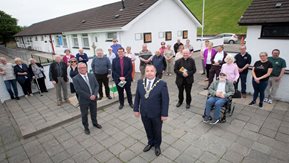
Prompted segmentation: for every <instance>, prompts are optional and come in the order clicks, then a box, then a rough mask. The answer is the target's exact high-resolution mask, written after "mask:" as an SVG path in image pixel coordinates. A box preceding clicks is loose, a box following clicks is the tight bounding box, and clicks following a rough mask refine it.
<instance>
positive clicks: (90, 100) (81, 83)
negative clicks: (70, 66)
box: [73, 63, 102, 135]
mask: <svg viewBox="0 0 289 163" xmlns="http://www.w3.org/2000/svg"><path fill="white" fill-rule="evenodd" d="M78 72H79V74H78V75H76V76H75V77H73V85H74V88H75V90H76V93H77V94H78V101H79V107H80V111H81V119H82V124H83V126H84V133H85V134H87V135H89V134H90V130H89V128H88V126H89V125H88V118H87V115H88V109H89V111H90V117H91V121H92V124H93V126H94V127H96V128H98V129H101V128H102V126H101V125H100V124H98V122H97V119H96V114H97V113H96V110H97V109H96V107H97V105H96V100H97V93H98V88H99V87H98V83H97V81H96V80H95V77H94V76H93V75H92V74H89V73H87V66H86V64H84V63H79V64H78Z"/></svg>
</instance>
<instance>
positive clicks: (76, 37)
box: [71, 34, 79, 49]
mask: <svg viewBox="0 0 289 163" xmlns="http://www.w3.org/2000/svg"><path fill="white" fill-rule="evenodd" d="M71 38H72V39H71V40H72V45H73V46H72V48H77V49H78V48H79V42H78V35H77V34H73V35H72V36H71ZM75 39H76V40H75ZM75 41H76V42H75ZM75 43H77V45H76V44H75Z"/></svg>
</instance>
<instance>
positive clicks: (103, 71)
mask: <svg viewBox="0 0 289 163" xmlns="http://www.w3.org/2000/svg"><path fill="white" fill-rule="evenodd" d="M91 68H92V71H93V73H94V75H95V78H96V80H97V82H98V84H99V91H98V93H99V97H98V100H101V99H102V97H103V92H102V85H104V88H105V95H106V97H107V98H108V99H112V97H111V96H110V90H109V86H108V75H110V74H111V64H110V61H109V59H108V58H107V57H106V56H104V55H103V50H102V49H97V50H96V57H94V58H93V60H92V63H91Z"/></svg>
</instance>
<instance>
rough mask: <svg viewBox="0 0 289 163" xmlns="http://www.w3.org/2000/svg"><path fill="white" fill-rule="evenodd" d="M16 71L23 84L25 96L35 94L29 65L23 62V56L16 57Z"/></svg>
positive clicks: (19, 81)
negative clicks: (32, 88)
mask: <svg viewBox="0 0 289 163" xmlns="http://www.w3.org/2000/svg"><path fill="white" fill-rule="evenodd" d="M14 61H15V64H16V65H15V66H14V73H15V75H16V80H17V81H18V83H19V84H20V85H21V88H22V90H23V93H24V95H25V97H28V95H29V96H33V94H32V90H31V74H29V69H28V66H27V65H26V64H24V63H22V60H21V58H15V60H14Z"/></svg>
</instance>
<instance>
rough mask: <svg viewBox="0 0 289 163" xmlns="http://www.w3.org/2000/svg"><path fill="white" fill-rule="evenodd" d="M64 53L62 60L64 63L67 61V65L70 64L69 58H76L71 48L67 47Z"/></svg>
mask: <svg viewBox="0 0 289 163" xmlns="http://www.w3.org/2000/svg"><path fill="white" fill-rule="evenodd" d="M64 53H65V56H63V58H62V60H63V62H64V63H66V64H67V65H69V60H70V59H71V58H75V56H74V55H72V54H71V52H70V50H69V49H65V50H64Z"/></svg>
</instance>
